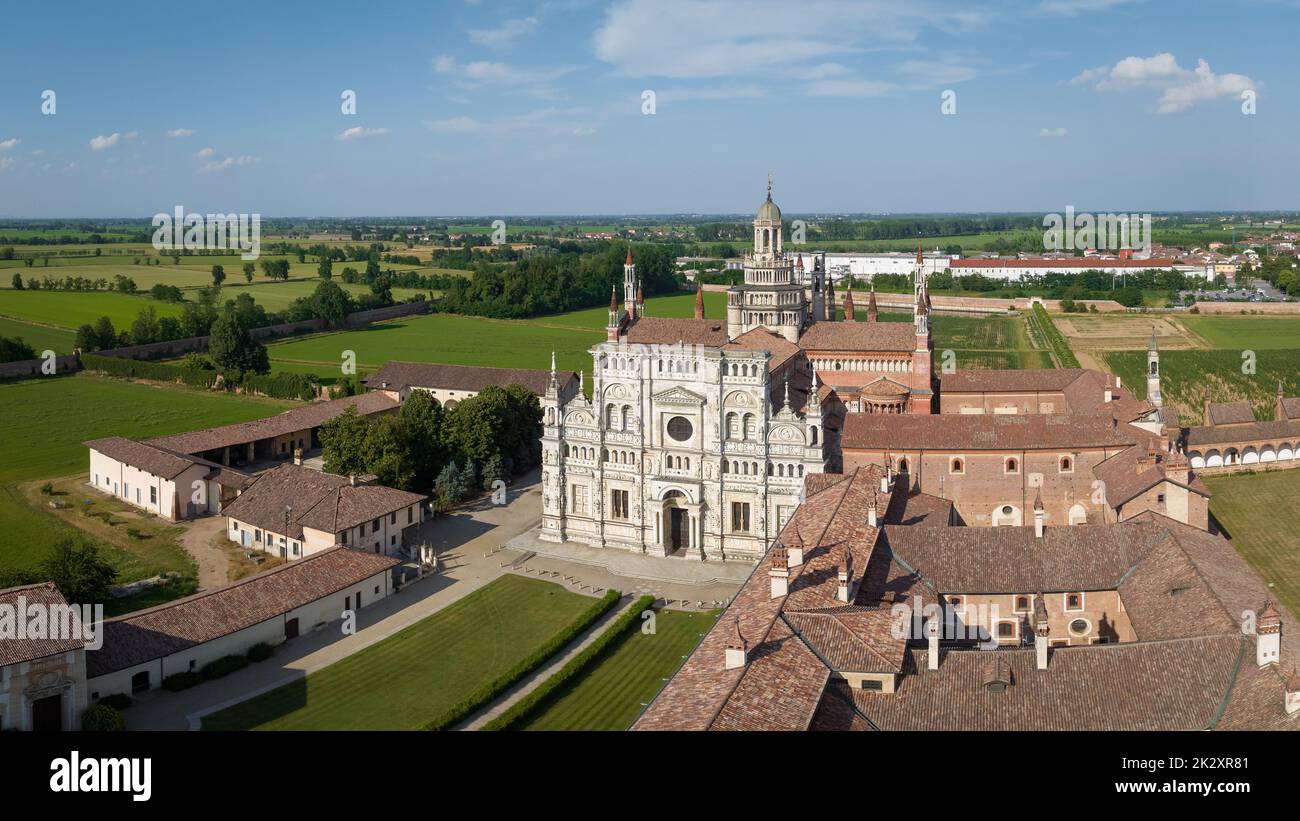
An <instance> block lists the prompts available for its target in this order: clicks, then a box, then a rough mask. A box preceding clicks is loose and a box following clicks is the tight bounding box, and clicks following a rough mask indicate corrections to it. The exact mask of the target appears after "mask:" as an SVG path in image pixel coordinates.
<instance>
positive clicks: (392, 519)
mask: <svg viewBox="0 0 1300 821" xmlns="http://www.w3.org/2000/svg"><path fill="white" fill-rule="evenodd" d="M388 523H389V524H390V525H395V524H397V511H396V510H394V511H393V512H392V513H390V514H388Z"/></svg>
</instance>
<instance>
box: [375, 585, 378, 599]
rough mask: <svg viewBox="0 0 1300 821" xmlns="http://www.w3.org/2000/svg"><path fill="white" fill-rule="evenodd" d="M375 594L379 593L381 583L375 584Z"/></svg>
mask: <svg viewBox="0 0 1300 821" xmlns="http://www.w3.org/2000/svg"><path fill="white" fill-rule="evenodd" d="M375 595H376V596H378V595H379V585H375Z"/></svg>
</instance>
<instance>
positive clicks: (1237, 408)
mask: <svg viewBox="0 0 1300 821" xmlns="http://www.w3.org/2000/svg"><path fill="white" fill-rule="evenodd" d="M1254 421H1255V411H1254V410H1253V409H1252V408H1251V406H1250V403H1249V402H1246V401H1244V400H1242V401H1240V402H1211V403H1210V424H1212V425H1244V424H1250V423H1252V422H1254Z"/></svg>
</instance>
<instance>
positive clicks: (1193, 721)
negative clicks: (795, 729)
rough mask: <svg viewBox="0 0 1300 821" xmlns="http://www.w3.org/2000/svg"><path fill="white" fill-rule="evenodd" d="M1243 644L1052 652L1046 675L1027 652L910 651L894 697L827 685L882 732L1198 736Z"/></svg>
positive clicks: (1208, 641) (1221, 639)
mask: <svg viewBox="0 0 1300 821" xmlns="http://www.w3.org/2000/svg"><path fill="white" fill-rule="evenodd" d="M1248 645H1249V641H1248V640H1246V639H1245V638H1244V637H1243V636H1241V635H1239V634H1238V635H1235V636H1233V635H1222V636H1200V637H1195V638H1187V639H1176V640H1173V641H1157V642H1135V643H1128V644H1102V645H1093V646H1089V647H1063V648H1054V649H1053V651H1052V655H1051V659H1050V662H1049V664H1048V668H1047V669H1046V670H1038V669H1037V668H1036V665H1035V659H1034V650H1033V649H1032V648H1031V649H1028V650H992V651H990V650H949V651H948V652H946V653H945V654H944V655H943V657H942V660H941V662H940V665H939V669H938V670H927V669H926V651H925V650H912V651H910V653H909V658H908V662H907V667H906V668H905V673H904V675H902V676H900V677H899V681H898V690H897V692H895V693H892V694H891V693H879V692H873V691H869V690H855V689H849V688H848V687H846V686H845V685H843V684H841V683H838V682H837V683H834V684H832V685H831V687H832V688H833V689H835V690H836V692H837V693H838V694H839V695H840V696H841V697H845V698H848V699H849V700H851V702H852V703H853V705H854V707H855V708H856V710H857V711H858V712H859V713H860V714H861V715H862V716H863V718H864V719H865V720H867V721H869V722H870V723H871V724H872V725H874V726H876V727H878V728H879V729H882V730H959V731H960V730H968V731H969V730H998V731H1005V730H1129V731H1132V730H1200V729H1206V728H1208V727H1211V726H1212V725H1213V724H1214V723H1215V721H1216V720H1217V718H1218V714H1219V710H1220V709H1221V708H1222V706H1223V705H1224V703H1225V700H1226V699H1227V697H1228V695H1229V693H1230V691H1231V689H1232V686H1233V684H1234V681H1235V677H1236V673H1237V670H1238V666H1239V660H1240V659H1241V657H1242V656H1243V655H1244V654H1246V653H1247V652H1248V650H1249V648H1248ZM990 656H996V657H997V659H998V660H999V661H1000V662H1001V663H1002V664H1003V665H1005V670H1006V671H1007V673H1008V674H1009V677H1010V678H1011V680H1012V683H1011V685H1010V686H1009V687H1007V688H1006V689H1004V690H1002V691H1001V692H992V691H990V690H989V689H987V688H986V687H984V686H983V683H982V682H983V680H984V679H985V678H986V676H987V673H988V670H987V665H988V661H989V657H990ZM1242 663H1252V664H1253V660H1249V659H1248V660H1246V661H1245V662H1242ZM1277 702H1278V704H1279V706H1280V705H1281V703H1282V700H1281V697H1280V696H1279V698H1278V699H1277Z"/></svg>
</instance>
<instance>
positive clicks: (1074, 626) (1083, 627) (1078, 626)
mask: <svg viewBox="0 0 1300 821" xmlns="http://www.w3.org/2000/svg"><path fill="white" fill-rule="evenodd" d="M1091 630H1092V624H1091V623H1089V621H1088V620H1087V619H1075V620H1073V621H1071V622H1070V632H1071V633H1073V634H1074V635H1076V636H1086V635H1088V633H1089V632H1091Z"/></svg>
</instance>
